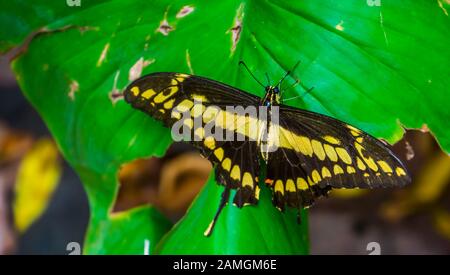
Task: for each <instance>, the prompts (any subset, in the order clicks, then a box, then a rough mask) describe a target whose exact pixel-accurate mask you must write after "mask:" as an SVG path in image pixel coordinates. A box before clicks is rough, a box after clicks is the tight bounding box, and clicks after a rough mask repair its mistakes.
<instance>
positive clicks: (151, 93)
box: [141, 89, 156, 99]
mask: <svg viewBox="0 0 450 275" xmlns="http://www.w3.org/2000/svg"><path fill="white" fill-rule="evenodd" d="M154 95H156V92H155V90H153V89H148V90H146V91H145V92H143V93H142V94H141V96H142V97H143V98H145V99H150V98H151V97H152V96H154Z"/></svg>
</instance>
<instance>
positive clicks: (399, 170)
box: [395, 167, 406, 177]
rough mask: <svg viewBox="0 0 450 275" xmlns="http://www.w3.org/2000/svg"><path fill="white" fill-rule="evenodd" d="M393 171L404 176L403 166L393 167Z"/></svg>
mask: <svg viewBox="0 0 450 275" xmlns="http://www.w3.org/2000/svg"><path fill="white" fill-rule="evenodd" d="M395 173H396V174H397V176H399V177H400V176H406V172H405V170H403V168H401V167H397V168H395Z"/></svg>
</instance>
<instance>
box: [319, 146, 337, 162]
mask: <svg viewBox="0 0 450 275" xmlns="http://www.w3.org/2000/svg"><path fill="white" fill-rule="evenodd" d="M323 149H324V150H325V153H326V154H327V157H328V158H329V159H330V160H331V161H334V162H336V161H337V160H338V156H337V154H336V151H334V148H333V146H331V145H329V144H324V145H323Z"/></svg>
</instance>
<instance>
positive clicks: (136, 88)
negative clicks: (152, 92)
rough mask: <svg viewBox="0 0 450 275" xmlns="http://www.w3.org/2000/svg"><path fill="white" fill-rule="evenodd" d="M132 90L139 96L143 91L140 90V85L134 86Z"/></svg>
mask: <svg viewBox="0 0 450 275" xmlns="http://www.w3.org/2000/svg"><path fill="white" fill-rule="evenodd" d="M130 92H131V93H132V94H133V95H134V96H138V95H139V93H140V92H141V91H140V90H139V87H138V86H134V87H133V88H131V89H130Z"/></svg>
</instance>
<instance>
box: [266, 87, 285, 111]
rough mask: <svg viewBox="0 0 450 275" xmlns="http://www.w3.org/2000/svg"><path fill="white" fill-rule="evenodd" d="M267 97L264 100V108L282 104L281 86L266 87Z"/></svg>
mask: <svg viewBox="0 0 450 275" xmlns="http://www.w3.org/2000/svg"><path fill="white" fill-rule="evenodd" d="M264 90H265V92H266V95H265V96H264V99H263V105H264V106H271V105H278V104H280V102H281V92H280V87H279V85H276V86H270V85H268V86H266V87H265V88H264Z"/></svg>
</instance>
